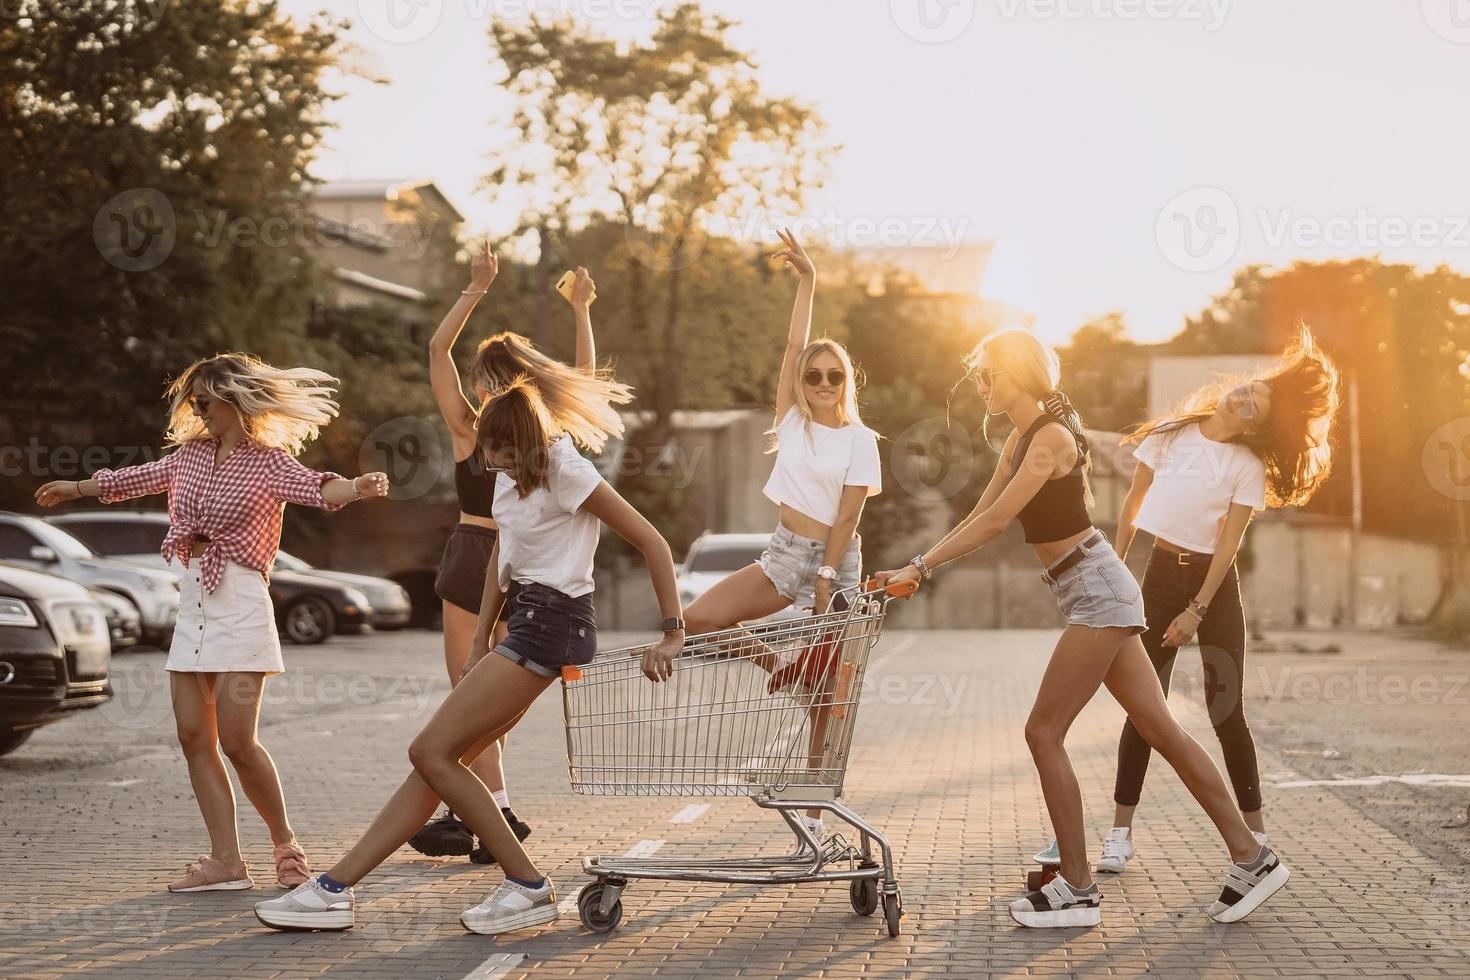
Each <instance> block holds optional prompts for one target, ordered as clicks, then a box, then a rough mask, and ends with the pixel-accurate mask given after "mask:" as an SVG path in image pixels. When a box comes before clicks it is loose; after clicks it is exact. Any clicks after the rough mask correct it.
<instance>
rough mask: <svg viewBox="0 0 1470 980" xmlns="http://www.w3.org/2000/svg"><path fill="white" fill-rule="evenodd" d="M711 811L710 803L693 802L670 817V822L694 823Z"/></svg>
mask: <svg viewBox="0 0 1470 980" xmlns="http://www.w3.org/2000/svg"><path fill="white" fill-rule="evenodd" d="M706 813H709V804H708V803H691V804H689V805H688V806H686V807H685V808H684V809H682V810H680V811H679V812H678V813H676V814H674V815H673V816H672V817H670V818H669V823H693V822H694V821H696V820H698V819H699V818H700V817H702V816H704V815H705V814H706Z"/></svg>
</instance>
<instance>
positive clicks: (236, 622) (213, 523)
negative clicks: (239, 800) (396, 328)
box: [36, 354, 388, 892]
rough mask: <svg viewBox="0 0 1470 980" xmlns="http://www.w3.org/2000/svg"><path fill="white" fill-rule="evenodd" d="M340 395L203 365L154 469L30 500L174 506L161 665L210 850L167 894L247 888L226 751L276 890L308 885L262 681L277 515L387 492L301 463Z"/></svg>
mask: <svg viewBox="0 0 1470 980" xmlns="http://www.w3.org/2000/svg"><path fill="white" fill-rule="evenodd" d="M334 384H335V379H334V378H331V377H328V376H327V375H325V374H323V373H321V372H320V371H312V370H309V369H306V368H289V369H279V368H273V367H271V366H270V365H269V364H264V363H262V362H260V361H259V360H257V359H255V358H254V357H251V356H250V355H248V354H221V355H219V356H217V357H211V358H208V359H206V360H202V361H197V362H195V363H194V364H191V365H190V366H189V367H188V369H187V370H185V371H184V373H183V374H182V375H180V376H179V377H178V379H177V380H175V381H174V383H173V384H172V385H171V386H170V387H169V390H168V398H169V428H168V442H169V444H170V445H174V446H177V447H178V448H177V449H176V450H175V451H173V452H171V453H169V454H168V455H166V456H164V457H163V458H162V459H159V460H156V461H154V462H152V463H144V464H142V465H141V466H129V467H125V468H123V469H118V470H110V469H104V470H98V471H97V472H96V473H95V474H94V475H93V477H92V479H90V480H81V481H71V480H63V481H57V482H53V483H48V484H46V485H45V486H43V487H41V488H40V489H39V490H37V491H36V502H37V503H38V504H40V505H41V506H42V507H53V506H55V505H56V504H59V503H61V502H63V501H67V500H76V499H78V498H79V497H97V498H99V499H100V500H101V501H102V502H103V503H105V504H111V503H116V502H117V501H120V500H129V499H132V498H134V497H141V496H144V495H146V494H151V493H167V494H168V517H169V528H168V533H167V535H166V536H165V537H164V539H163V556H164V558H165V559H167V560H168V561H169V562H172V561H173V560H174V559H176V558H177V559H178V560H179V563H180V565H182V566H183V569H184V574H183V581H182V582H181V583H180V586H179V618H178V623H177V624H176V625H175V626H174V637H173V643H172V644H171V645H170V647H169V652H168V661H167V663H166V665H165V667H166V669H167V670H168V671H169V688H170V693H171V696H172V698H173V708H174V719H175V721H176V723H177V728H178V736H179V745H180V747H182V749H183V751H184V759H185V760H186V761H187V763H188V766H189V781H190V782H191V783H192V784H193V786H194V796H195V798H196V799H197V800H198V803H199V810H200V813H201V814H202V815H203V817H204V825H205V827H206V828H207V829H208V831H209V847H210V852H209V854H208V855H205V856H203V857H201V858H200V859H199V861H198V863H196V864H191V865H189V869H188V872H187V873H186V874H185V875H184V877H182V878H180V879H179V880H178V881H176V882H174V883H173V884H171V885H169V886H168V887H169V891H175V892H201V891H231V890H238V889H243V888H251V887H254V882H253V881H252V880H251V878H250V874H249V872H248V871H247V870H246V867H245V861H244V858H243V857H241V854H240V837H239V832H238V829H237V828H236V826H235V793H234V790H233V789H232V788H231V786H230V777H229V775H228V774H227V773H226V772H225V767H224V762H223V761H222V760H221V759H220V750H221V749H223V750H224V754H225V756H226V757H228V758H229V760H230V763H231V764H232V765H233V766H234V768H235V774H236V775H237V776H239V778H240V786H241V788H242V789H244V790H245V795H246V796H247V797H249V798H250V802H251V804H253V805H254V807H255V809H256V811H257V812H259V814H260V816H261V819H263V820H264V821H265V823H266V826H267V827H269V828H270V833H271V840H272V841H274V843H275V851H274V854H273V857H274V859H275V863H276V878H277V880H278V881H279V882H280V883H281V884H282V885H284V886H286V887H294V886H296V885H299V884H300V883H301V882H303V881H305V880H306V878H307V875H308V874H309V867H308V865H307V860H306V854H305V852H304V851H302V849H301V846H300V845H299V844H297V842H296V835H295V833H294V832H293V831H292V830H291V823H290V821H289V820H287V818H286V802H285V799H284V798H283V796H282V794H281V782H280V779H279V778H278V776H277V775H276V767H275V763H274V762H272V761H271V757H270V755H269V753H267V752H266V750H265V748H264V747H263V746H262V745H261V744H260V741H259V739H258V738H257V735H256V724H257V721H258V719H259V717H260V697H261V691H262V690H263V688H264V686H265V679H266V678H267V677H270V676H271V675H272V674H279V673H281V672H282V670H283V669H284V665H283V664H282V661H281V643H280V640H279V639H278V638H277V635H276V618H275V613H274V611H273V610H272V608H271V599H270V592H269V591H268V590H267V588H266V579H267V576H269V575H270V568H271V563H272V562H273V561H274V559H275V556H276V549H277V548H278V547H279V546H280V540H281V511H282V505H283V504H286V503H294V504H301V505H303V506H307V507H321V508H323V509H326V510H337V509H339V508H341V507H342V506H344V505H345V504H348V503H351V502H352V501H354V500H360V499H362V498H364V497H381V496H383V495H384V494H386V493H387V492H388V478H387V477H386V476H385V475H384V474H382V473H368V474H366V475H364V476H360V477H358V478H357V479H355V480H349V479H346V478H345V477H341V476H338V475H337V474H335V473H318V472H316V471H315V470H310V469H307V468H306V467H305V466H302V465H301V464H300V463H299V462H297V461H296V458H295V457H296V454H297V453H299V452H300V451H301V450H302V448H303V447H305V446H306V445H307V443H309V442H310V441H311V440H312V439H314V438H316V435H317V433H318V431H319V430H320V428H321V426H323V425H326V424H327V423H328V422H329V421H331V420H332V418H333V417H335V416H336V414H337V406H336V403H335V402H333V401H332V398H331V395H332V390H333V388H332V386H333V385H334Z"/></svg>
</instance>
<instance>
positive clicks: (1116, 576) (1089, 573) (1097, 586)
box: [1041, 537, 1146, 633]
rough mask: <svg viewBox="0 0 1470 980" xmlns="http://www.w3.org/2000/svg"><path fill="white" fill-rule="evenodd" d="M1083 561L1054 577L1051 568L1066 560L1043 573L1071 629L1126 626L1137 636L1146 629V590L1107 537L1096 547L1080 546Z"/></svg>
mask: <svg viewBox="0 0 1470 980" xmlns="http://www.w3.org/2000/svg"><path fill="white" fill-rule="evenodd" d="M1077 550H1079V551H1081V552H1082V553H1083V558H1082V560H1081V561H1079V562H1077V563H1076V564H1075V565H1073V566H1072V567H1071V568H1069V569H1067V570H1066V571H1064V572H1062V573H1061V574H1060V575H1059V576H1057V577H1055V578H1054V577H1053V576H1052V574H1051V568H1055V567H1056V566H1057V565H1058V564H1060V563H1061V562H1063V561H1065V560H1066V556H1063V557H1062V558H1059V559H1057V561H1056V562H1055V563H1053V564H1052V566H1051V568H1048V569H1047V570H1046V571H1044V572H1042V573H1041V580H1042V581H1043V582H1045V583H1046V584H1047V586H1048V587H1049V588H1050V589H1051V593H1052V595H1054V596H1056V600H1057V606H1058V607H1060V609H1061V610H1062V615H1063V616H1066V617H1067V625H1068V626H1127V627H1131V629H1132V631H1133V632H1134V633H1142V632H1143V631H1144V629H1145V628H1146V624H1145V622H1144V618H1143V590H1142V589H1140V588H1139V587H1138V580H1137V579H1135V578H1134V577H1133V573H1132V572H1130V571H1129V570H1128V566H1127V565H1125V564H1123V559H1121V558H1119V557H1118V553H1117V552H1116V551H1114V550H1113V546H1112V544H1111V543H1110V542H1109V541H1108V539H1107V538H1105V537H1099V538H1098V540H1097V542H1096V543H1095V544H1091V545H1085V546H1084V545H1078V546H1077Z"/></svg>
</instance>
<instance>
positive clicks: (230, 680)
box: [215, 673, 296, 844]
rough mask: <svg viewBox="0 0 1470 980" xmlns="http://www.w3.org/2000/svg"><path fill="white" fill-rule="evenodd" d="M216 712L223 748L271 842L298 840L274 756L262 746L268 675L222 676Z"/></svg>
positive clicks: (217, 695)
mask: <svg viewBox="0 0 1470 980" xmlns="http://www.w3.org/2000/svg"><path fill="white" fill-rule="evenodd" d="M216 676H217V677H218V678H219V680H218V682H217V683H216V685H215V705H216V707H215V711H216V714H217V715H218V718H219V744H220V748H221V749H223V750H224V753H225V755H226V756H227V757H228V758H229V760H230V764H231V765H232V766H234V767H235V774H236V775H238V776H239V777H240V788H241V789H243V790H244V791H245V796H246V798H247V799H249V800H250V803H251V805H252V806H254V807H255V811H256V812H257V813H259V814H260V818H261V819H262V820H264V821H265V825H266V826H267V827H268V828H270V832H271V842H272V843H274V844H284V843H286V842H287V841H293V840H295V839H296V834H295V833H294V832H293V831H292V830H291V823H290V821H289V820H288V819H287V818H286V798H285V795H284V794H283V793H282V792H281V779H280V776H279V774H277V772H276V764H275V762H273V761H272V760H271V757H270V753H269V752H267V751H266V750H265V746H263V745H261V744H260V739H259V737H258V734H257V732H258V725H259V720H260V697H261V692H262V691H263V690H264V687H265V675H264V674H254V673H250V674H241V673H232V674H218V675H216Z"/></svg>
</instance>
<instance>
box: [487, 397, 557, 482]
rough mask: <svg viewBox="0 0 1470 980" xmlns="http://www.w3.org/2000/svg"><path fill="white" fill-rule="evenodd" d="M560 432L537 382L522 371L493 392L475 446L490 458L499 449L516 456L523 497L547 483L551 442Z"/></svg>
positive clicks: (517, 476)
mask: <svg viewBox="0 0 1470 980" xmlns="http://www.w3.org/2000/svg"><path fill="white" fill-rule="evenodd" d="M557 436H558V432H557V431H556V426H555V425H553V424H552V421H551V415H550V413H549V412H547V410H546V403H545V402H544V401H543V400H542V398H541V392H540V390H539V389H538V388H537V387H536V383H535V382H534V381H532V380H531V379H530V378H528V377H526V376H525V375H522V376H520V377H518V378H515V379H514V380H512V381H511V382H510V384H508V385H505V386H503V387H502V388H500V390H498V391H497V392H495V394H493V395H491V396H490V397H489V398H488V399H487V400H486V402H485V406H484V408H482V409H480V417H479V420H478V422H477V423H476V425H475V447H476V451H477V452H479V453H481V454H482V455H483V456H484V457H485V458H486V460H487V461H488V460H489V456H490V454H491V453H492V452H494V451H496V450H498V449H512V450H514V451H515V457H516V490H517V491H518V492H519V493H520V495H521V496H522V497H526V496H529V495H530V494H531V492H532V491H533V490H539V489H540V488H542V487H544V486H546V483H547V480H546V471H547V468H548V465H549V463H550V461H551V443H552V441H553V440H554V439H556V438H557Z"/></svg>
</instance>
